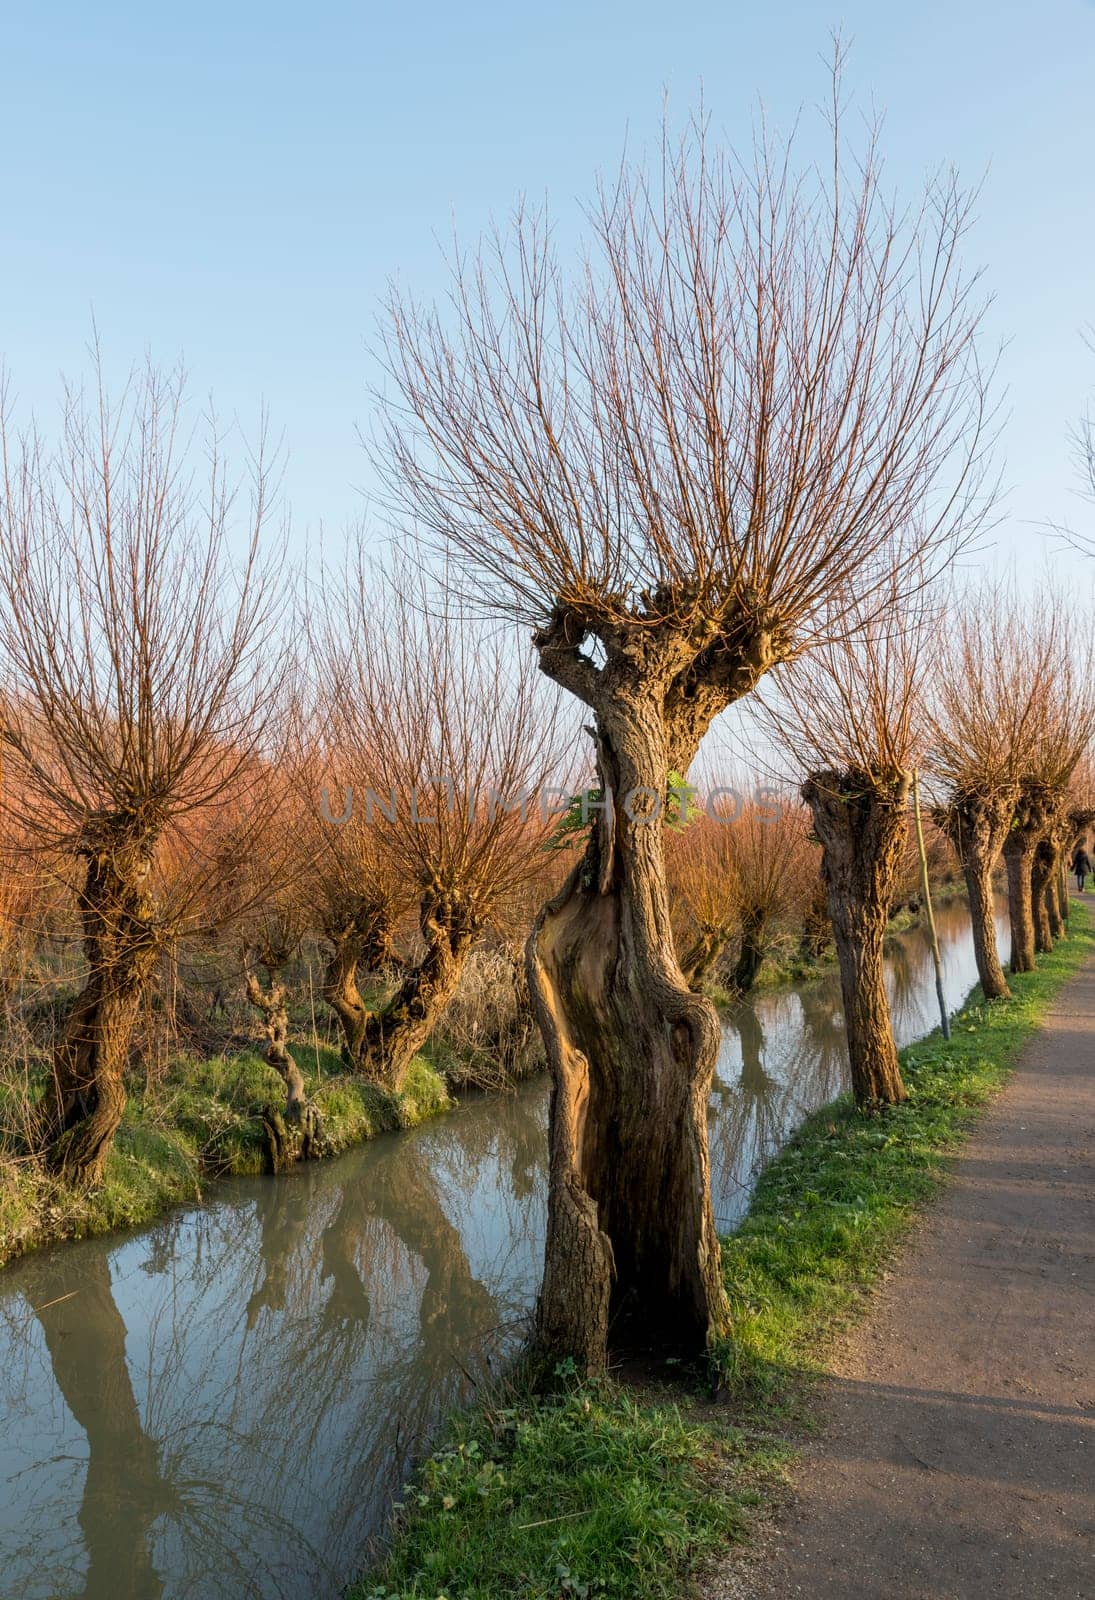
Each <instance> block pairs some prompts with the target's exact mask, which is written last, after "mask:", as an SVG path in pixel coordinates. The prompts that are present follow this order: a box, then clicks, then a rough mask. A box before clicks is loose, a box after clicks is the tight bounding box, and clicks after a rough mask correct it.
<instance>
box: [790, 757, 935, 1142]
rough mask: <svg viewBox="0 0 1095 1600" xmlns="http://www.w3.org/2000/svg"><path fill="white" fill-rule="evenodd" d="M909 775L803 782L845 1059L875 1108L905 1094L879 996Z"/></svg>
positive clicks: (868, 1105) (885, 1003)
mask: <svg viewBox="0 0 1095 1600" xmlns="http://www.w3.org/2000/svg"><path fill="white" fill-rule="evenodd" d="M908 794H909V778H908V776H907V775H904V774H903V775H901V776H900V777H898V778H895V779H894V781H893V782H892V783H891V784H890V785H888V786H886V787H881V786H879V785H878V784H876V783H875V782H874V781H873V780H872V779H871V778H870V777H869V776H868V775H867V774H866V773H860V772H853V771H849V772H818V773H815V774H814V776H813V777H811V778H809V779H808V780H807V782H806V783H805V784H803V787H802V797H803V799H804V800H805V801H806V803H807V805H808V806H809V807H810V810H811V812H812V814H813V819H814V831H815V833H816V834H817V837H818V839H819V841H820V843H821V850H822V857H821V873H822V877H823V879H824V881H825V888H826V891H827V894H828V901H829V918H830V921H831V922H832V925H833V937H834V939H835V941H836V952H837V959H838V961H839V963H840V987H841V993H842V995H843V999H844V1022H845V1028H846V1030H847V1034H848V1059H849V1064H850V1067H851V1076H852V1092H853V1094H854V1095H855V1099H856V1104H857V1105H859V1106H862V1107H863V1108H864V1109H866V1110H872V1111H873V1110H878V1109H880V1108H881V1107H883V1106H887V1105H894V1104H895V1103H897V1102H898V1101H901V1100H904V1099H905V1085H904V1083H903V1082H902V1080H901V1069H900V1066H899V1064H898V1059H897V1046H896V1044H895V1043H894V1037H893V1026H892V1023H891V1019H890V1005H889V1000H888V998H887V994H886V974H885V964H884V947H885V939H886V924H887V922H888V920H889V906H890V901H891V899H892V896H893V888H894V882H895V880H896V877H897V872H898V869H899V867H900V863H901V851H902V846H903V844H904V840H905V836H906V834H907V832H908V815H907V812H906V803H907V800H908Z"/></svg>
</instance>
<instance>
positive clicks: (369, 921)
mask: <svg viewBox="0 0 1095 1600" xmlns="http://www.w3.org/2000/svg"><path fill="white" fill-rule="evenodd" d="M323 931H324V935H325V937H326V939H327V941H328V943H329V944H330V945H331V954H330V957H329V958H328V961H327V966H326V970H325V971H324V974H323V982H322V984H321V985H320V993H321V994H322V996H323V998H324V1000H326V1002H327V1004H328V1005H329V1006H330V1007H331V1010H332V1011H333V1012H334V1014H335V1016H336V1017H337V1018H338V1021H339V1026H340V1027H341V1029H342V1059H343V1060H344V1061H345V1062H346V1064H347V1066H349V1067H356V1066H357V1065H358V1063H359V1062H360V1060H361V1052H362V1044H363V1040H364V1037H365V1030H366V1027H367V1025H368V1021H369V1017H370V1014H371V1013H370V1009H369V1007H368V1006H367V1005H366V1004H365V1001H364V1000H363V999H362V996H361V991H360V989H359V988H358V986H357V975H358V973H359V972H360V971H365V972H378V971H381V970H382V969H383V968H384V967H386V966H388V965H389V964H390V963H391V961H392V933H393V929H392V922H391V914H390V912H389V911H388V908H387V907H386V906H379V905H377V904H376V903H375V902H374V901H372V900H369V899H367V898H363V899H360V900H354V901H353V903H352V904H342V905H339V906H337V907H332V909H331V911H330V912H329V913H328V915H327V916H326V917H325V918H324V927H323Z"/></svg>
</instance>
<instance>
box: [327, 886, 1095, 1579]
mask: <svg viewBox="0 0 1095 1600" xmlns="http://www.w3.org/2000/svg"><path fill="white" fill-rule="evenodd" d="M1093 949H1095V933H1093V931H1092V927H1091V921H1090V918H1089V916H1088V912H1087V910H1086V908H1085V907H1082V906H1079V907H1076V908H1075V910H1074V912H1073V918H1072V922H1071V924H1070V938H1069V939H1068V941H1067V942H1066V943H1064V944H1062V945H1059V946H1058V947H1057V949H1056V950H1055V951H1054V952H1053V954H1052V955H1050V956H1048V957H1042V958H1040V967H1039V970H1038V971H1037V972H1036V973H1032V974H1029V975H1026V976H1023V977H1020V978H1017V979H1015V980H1013V989H1014V997H1013V999H1012V1000H1010V1001H1007V1002H1004V1003H995V1004H992V1005H986V1004H985V1003H984V1002H983V1001H981V1000H980V999H979V991H978V990H975V991H974V993H973V995H972V996H971V998H970V1000H969V1002H968V1003H967V1004H966V1006H965V1007H964V1008H963V1010H962V1011H961V1012H960V1013H959V1014H958V1016H957V1017H955V1019H954V1021H953V1025H952V1038H951V1040H950V1042H949V1043H946V1042H944V1040H943V1039H942V1036H941V1035H940V1034H939V1033H938V1032H937V1033H934V1034H932V1035H930V1036H929V1037H928V1038H926V1039H924V1040H922V1041H920V1042H919V1043H918V1044H915V1045H912V1046H910V1047H909V1048H908V1049H906V1050H904V1051H902V1053H901V1061H902V1071H903V1073H904V1076H905V1081H906V1085H907V1087H908V1089H909V1100H908V1103H907V1104H906V1105H903V1106H900V1107H897V1108H894V1109H893V1110H892V1111H890V1112H887V1113H886V1114H885V1115H884V1116H880V1117H874V1118H867V1117H863V1116H861V1115H859V1114H858V1113H857V1112H856V1111H855V1110H854V1108H853V1106H852V1104H851V1102H850V1100H848V1099H841V1100H838V1101H836V1102H834V1103H833V1104H832V1105H830V1106H828V1107H826V1108H825V1110H823V1111H821V1112H820V1113H818V1114H817V1115H816V1116H814V1117H811V1118H810V1119H809V1121H807V1122H806V1123H805V1124H804V1126H803V1127H802V1129H801V1130H800V1131H799V1133H798V1134H797V1135H796V1137H795V1138H794V1139H793V1140H792V1141H791V1143H790V1144H789V1145H788V1146H787V1147H786V1148H785V1149H784V1150H783V1152H782V1153H781V1154H780V1155H779V1156H778V1157H777V1158H776V1159H775V1160H774V1161H773V1162H772V1163H771V1165H770V1166H769V1167H768V1168H767V1169H766V1171H765V1173H764V1175H763V1176H762V1178H761V1181H760V1184H759V1185H758V1188H757V1191H756V1195H755V1197H754V1200H753V1204H752V1206H751V1208H750V1211H749V1214H748V1216H747V1217H746V1219H745V1221H744V1222H743V1224H742V1225H741V1227H740V1228H739V1229H738V1231H737V1232H736V1233H735V1234H734V1235H732V1236H731V1237H730V1238H728V1239H726V1240H724V1242H723V1262H724V1270H725V1276H726V1283H727V1289H728V1293H729V1296H730V1301H731V1307H732V1311H733V1318H734V1321H733V1334H732V1337H730V1338H729V1339H728V1340H727V1341H726V1342H725V1343H724V1344H723V1345H722V1346H721V1347H720V1348H719V1349H718V1350H717V1351H716V1352H715V1355H714V1362H713V1366H714V1372H715V1378H716V1382H717V1384H718V1386H719V1388H720V1389H721V1391H722V1394H721V1402H720V1404H719V1405H717V1406H716V1405H712V1404H710V1403H708V1402H705V1400H704V1398H703V1396H702V1394H701V1393H700V1391H699V1388H698V1386H697V1385H696V1384H695V1383H693V1385H692V1388H691V1390H689V1388H688V1386H687V1385H684V1384H682V1385H681V1386H680V1387H679V1389H678V1392H677V1394H676V1396H675V1397H674V1398H675V1400H676V1403H674V1404H669V1403H666V1399H665V1395H664V1386H663V1392H662V1393H661V1394H660V1395H658V1396H655V1397H653V1398H651V1397H650V1394H649V1391H647V1392H645V1393H642V1392H640V1393H634V1394H632V1393H629V1392H628V1391H627V1390H626V1389H625V1388H623V1387H613V1386H611V1385H608V1384H604V1385H599V1386H594V1387H589V1386H577V1385H575V1386H572V1390H571V1392H570V1393H567V1394H565V1395H563V1396H562V1397H554V1398H553V1397H546V1398H543V1397H540V1398H538V1397H535V1396H527V1395H526V1396H520V1397H518V1398H516V1399H514V1401H513V1403H512V1404H511V1405H509V1406H508V1407H506V1408H502V1409H498V1408H495V1407H486V1408H482V1409H480V1410H479V1411H477V1412H473V1413H471V1414H470V1415H465V1416H461V1417H458V1418H456V1419H454V1421H453V1422H452V1424H451V1425H450V1431H449V1435H448V1438H447V1441H446V1443H445V1445H444V1447H443V1448H442V1449H441V1450H440V1451H439V1452H438V1453H437V1454H436V1455H434V1456H432V1457H431V1458H430V1459H429V1460H428V1461H427V1462H426V1464H425V1466H424V1467H423V1468H422V1470H421V1471H420V1473H419V1474H418V1475H417V1476H416V1478H415V1480H414V1482H413V1483H412V1484H411V1485H410V1487H409V1489H408V1491H407V1493H406V1495H405V1497H404V1504H403V1506H402V1507H401V1508H399V1510H398V1512H397V1515H396V1519H395V1522H394V1525H393V1528H392V1543H391V1547H390V1553H389V1556H388V1558H387V1561H386V1563H385V1565H384V1566H383V1567H381V1569H380V1570H379V1571H378V1572H377V1573H376V1575H375V1576H373V1577H371V1578H366V1579H365V1580H363V1581H362V1582H361V1583H359V1584H358V1585H357V1587H356V1588H354V1589H353V1590H352V1591H351V1600H488V1597H489V1600H507V1597H510V1596H513V1597H516V1596H522V1597H528V1600H564V1597H567V1596H572V1595H573V1596H583V1595H585V1596H599V1597H600V1596H604V1597H608V1596H612V1597H613V1600H661V1597H663V1596H664V1597H669V1596H672V1597H674V1600H679V1597H683V1596H686V1595H688V1594H689V1593H691V1592H693V1577H694V1575H695V1574H696V1572H697V1570H698V1569H699V1568H701V1567H702V1564H703V1561H704V1557H705V1556H706V1555H707V1554H708V1553H709V1552H711V1551H712V1550H713V1549H715V1548H716V1547H718V1546H720V1545H722V1544H724V1543H725V1542H726V1541H728V1540H730V1539H734V1538H739V1537H742V1536H743V1535H744V1534H745V1533H746V1532H747V1529H748V1517H749V1509H750V1507H752V1506H755V1505H757V1504H759V1503H763V1502H764V1501H765V1500H768V1499H770V1497H771V1496H772V1495H773V1494H774V1493H778V1492H780V1486H781V1485H782V1483H783V1482H784V1480H785V1476H786V1467H787V1463H788V1460H789V1458H790V1456H791V1453H792V1451H791V1441H792V1440H793V1438H794V1437H795V1430H796V1428H797V1427H798V1426H800V1425H801V1424H802V1423H803V1422H804V1421H805V1420H806V1419H807V1417H808V1415H809V1399H810V1394H811V1391H812V1387H813V1383H814V1380H816V1378H817V1377H818V1376H819V1375H820V1374H821V1373H822V1372H823V1371H824V1370H825V1367H826V1362H827V1356H828V1352H829V1351H830V1350H831V1347H832V1342H833V1339H834V1337H835V1335H836V1334H837V1333H838V1332H839V1331H840V1330H841V1329H842V1328H844V1327H846V1326H847V1325H848V1323H849V1322H850V1321H851V1320H852V1319H853V1318H854V1316H855V1315H856V1314H857V1313H859V1312H861V1310H862V1309H863V1308H864V1306H865V1305H866V1302H867V1296H868V1293H869V1290H870V1288H871V1286H872V1284H874V1283H875V1282H876V1281H877V1279H878V1278H879V1276H880V1275H881V1273H882V1272H883V1271H884V1270H885V1268H886V1265H887V1263H888V1262H889V1261H891V1260H892V1258H893V1254H894V1251H895V1249H896V1248H897V1246H898V1245H899V1244H900V1242H901V1239H902V1237H903V1236H904V1234H905V1233H906V1231H907V1229H908V1228H909V1226H910V1225H911V1223H912V1220H913V1219H914V1217H915V1216H916V1213H917V1210H918V1208H919V1207H920V1206H921V1205H922V1204H923V1203H924V1202H925V1201H926V1200H927V1199H928V1198H929V1197H930V1195H931V1194H932V1193H933V1192H934V1191H935V1189H936V1188H937V1186H938V1184H939V1183H940V1181H941V1180H942V1177H943V1175H944V1171H945V1162H946V1157H947V1156H948V1154H950V1153H952V1152H953V1151H954V1150H955V1149H956V1148H957V1147H958V1146H959V1145H960V1143H961V1141H962V1138H963V1136H964V1135H965V1133H966V1132H967V1130H968V1129H969V1127H970V1125H971V1123H972V1121H973V1119H974V1118H975V1116H976V1113H977V1111H978V1110H979V1109H980V1108H981V1107H983V1106H984V1105H985V1104H986V1103H987V1101H988V1100H989V1099H990V1098H991V1097H992V1095H993V1093H994V1092H995V1091H996V1090H997V1089H998V1088H999V1087H1000V1085H1001V1084H1002V1083H1003V1082H1004V1080H1005V1079H1006V1077H1007V1075H1008V1073H1009V1072H1010V1070H1011V1068H1012V1067H1013V1066H1014V1064H1015V1061H1016V1058H1017V1056H1018V1054H1019V1051H1020V1050H1021V1048H1022V1047H1023V1045H1024V1044H1025V1043H1026V1042H1027V1040H1028V1039H1029V1038H1030V1036H1031V1034H1032V1033H1033V1032H1034V1031H1035V1029H1036V1028H1037V1026H1038V1023H1039V1022H1040V1020H1041V1018H1042V1017H1043V1015H1044V1014H1045V1011H1046V1009H1047V1007H1048V1006H1049V1004H1050V1002H1051V1001H1052V1000H1053V998H1054V996H1055V995H1056V994H1057V992H1058V990H1059V989H1060V987H1061V985H1062V984H1063V983H1064V982H1065V980H1066V979H1067V978H1068V977H1069V976H1070V975H1071V974H1072V973H1073V972H1075V971H1076V970H1077V969H1078V968H1079V967H1080V966H1082V965H1083V964H1084V962H1085V961H1086V960H1087V959H1088V958H1089V957H1090V955H1091V954H1092V951H1093Z"/></svg>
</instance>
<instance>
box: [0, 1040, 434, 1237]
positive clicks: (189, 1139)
mask: <svg viewBox="0 0 1095 1600" xmlns="http://www.w3.org/2000/svg"><path fill="white" fill-rule="evenodd" d="M301 1058H302V1062H303V1063H304V1064H305V1065H308V1066H311V1064H312V1062H313V1061H315V1063H316V1065H317V1067H318V1069H319V1071H318V1074H317V1073H316V1072H306V1073H305V1079H306V1085H307V1089H308V1093H309V1094H310V1096H311V1097H312V1099H314V1100H315V1102H316V1104H317V1105H318V1107H319V1109H320V1112H321V1113H322V1116H323V1123H324V1130H325V1133H326V1136H327V1140H328V1144H329V1147H330V1151H331V1154H332V1155H337V1154H338V1153H340V1152H341V1151H343V1150H347V1149H349V1148H350V1147H351V1146H352V1145H355V1144H360V1143H362V1142H363V1141H364V1140H366V1139H371V1138H373V1137H375V1136H376V1135H377V1134H380V1133H389V1132H394V1131H395V1130H397V1129H399V1128H409V1127H414V1126H416V1125H417V1124H418V1123H420V1122H422V1121H424V1120H425V1119H426V1118H427V1117H430V1116H434V1115H436V1114H437V1113H438V1112H440V1111H443V1110H446V1109H447V1108H448V1107H449V1106H450V1105H451V1104H452V1101H451V1099H450V1096H449V1092H448V1090H447V1088H446V1087H445V1083H444V1080H443V1079H442V1077H441V1076H440V1074H439V1073H438V1072H437V1071H436V1070H435V1069H434V1068H433V1067H432V1066H431V1065H430V1064H429V1062H427V1061H425V1060H423V1058H422V1057H416V1058H415V1060H414V1061H413V1062H412V1063H411V1066H410V1068H409V1070H408V1072H407V1076H406V1080H405V1082H404V1085H403V1090H402V1092H401V1093H400V1094H398V1095H395V1094H388V1093H386V1092H385V1091H384V1090H382V1089H379V1088H377V1087H376V1086H375V1085H373V1084H370V1083H368V1082H367V1081H366V1080H365V1079H363V1078H357V1077H350V1076H347V1075H345V1073H344V1071H343V1068H342V1064H341V1062H340V1060H339V1057H338V1054H337V1052H335V1051H333V1050H327V1049H322V1048H321V1049H320V1050H319V1051H318V1052H315V1051H309V1052H307V1053H305V1052H303V1051H302V1052H301ZM283 1102H284V1087H283V1085H282V1081H281V1079H280V1078H279V1076H278V1074H277V1073H276V1072H274V1071H273V1069H272V1068H270V1067H268V1066H267V1065H266V1063H265V1062H264V1061H263V1060H262V1058H261V1057H260V1056H259V1055H257V1054H256V1053H255V1052H254V1051H251V1050H243V1051H241V1052H239V1053H238V1054H234V1055H228V1056H216V1057H213V1058H211V1059H207V1060H201V1059H197V1058H195V1057H192V1056H185V1055H181V1056H178V1057H177V1058H175V1059H174V1060H172V1061H171V1062H170V1063H169V1064H168V1069H167V1072H166V1076H165V1078H164V1081H163V1082H161V1083H158V1084H157V1085H156V1086H155V1088H154V1090H153V1091H152V1092H151V1093H150V1094H146V1093H143V1092H141V1091H140V1090H139V1089H135V1090H134V1091H133V1092H132V1093H131V1097H130V1100H129V1103H128V1105H127V1107H126V1111H125V1116H124V1117H123V1119H122V1124H121V1127H120V1128H119V1129H118V1134H117V1137H116V1139H115V1141H114V1145H113V1148H112V1149H111V1152H110V1155H109V1156H108V1158H107V1163H106V1170H105V1172H104V1175H103V1181H102V1183H101V1184H100V1185H99V1186H98V1187H97V1188H96V1189H94V1190H93V1191H92V1192H90V1193H87V1194H82V1193H78V1192H76V1191H74V1190H72V1189H69V1188H67V1187H66V1186H64V1185H63V1184H59V1183H56V1182H52V1181H50V1180H48V1179H46V1178H45V1177H44V1176H43V1175H42V1174H41V1173H39V1172H38V1171H37V1169H36V1168H34V1167H33V1166H31V1165H30V1164H29V1163H27V1162H19V1161H16V1160H14V1159H10V1158H5V1157H4V1156H3V1155H2V1154H0V1265H2V1264H3V1263H4V1262H6V1261H8V1260H10V1259H11V1258H12V1257H13V1256H16V1255H20V1254H22V1253H23V1252H25V1251H27V1250H30V1249H34V1248H36V1247H38V1246H40V1245H43V1244H46V1243H50V1242H52V1241H54V1240H57V1239H62V1238H83V1237H85V1236H87V1235H89V1234H97V1233H110V1232H113V1231H114V1230H116V1229H118V1228H126V1227H134V1226H136V1225H138V1224H140V1223H144V1222H149V1221H151V1219H152V1218H153V1217H156V1216H159V1215H161V1214H162V1213H163V1212H164V1211H166V1210H169V1209H170V1208H171V1207H172V1206H175V1205H181V1204H185V1203H193V1202H195V1201H198V1200H200V1199H201V1197H202V1190H203V1187H204V1186H205V1184H207V1183H208V1182H209V1181H210V1180H213V1179H216V1178H221V1177H226V1176H228V1175H236V1176H246V1175H250V1174H257V1173H260V1172H262V1171H263V1170H264V1166H265V1151H266V1146H265V1138H264V1134H263V1124H262V1115H261V1111H262V1107H263V1106H264V1105H268V1104H274V1105H277V1104H280V1103H283Z"/></svg>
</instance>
